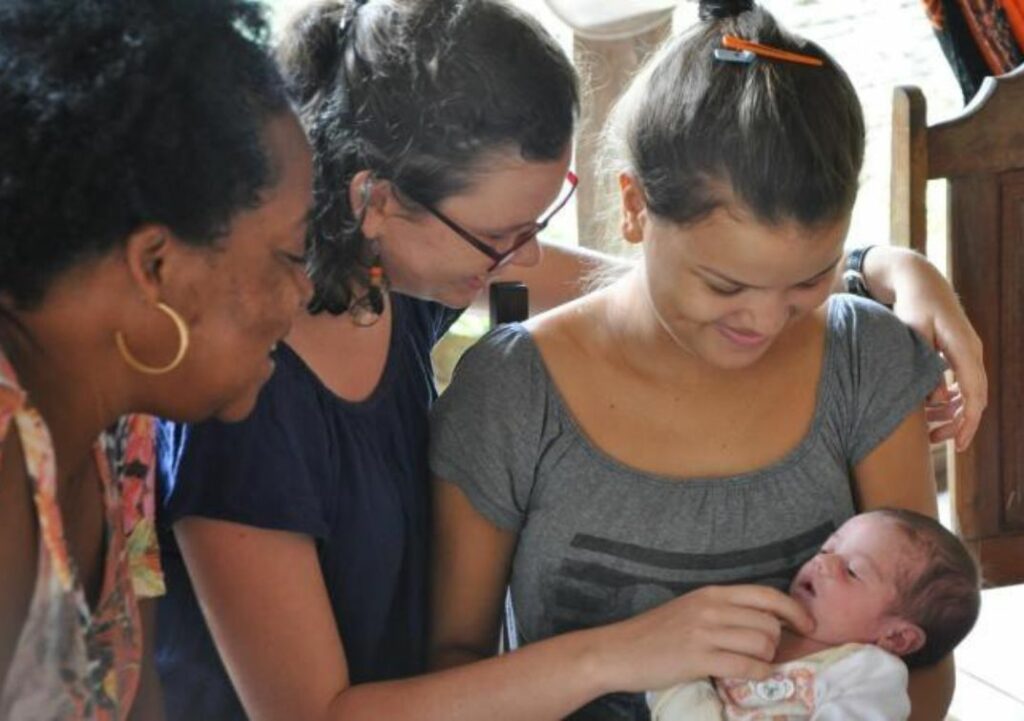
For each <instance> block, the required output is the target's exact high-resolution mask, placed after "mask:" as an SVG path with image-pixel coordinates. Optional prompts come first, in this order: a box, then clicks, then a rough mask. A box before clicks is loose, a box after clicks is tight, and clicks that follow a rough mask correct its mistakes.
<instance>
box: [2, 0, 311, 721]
mask: <svg viewBox="0 0 1024 721" xmlns="http://www.w3.org/2000/svg"><path fill="white" fill-rule="evenodd" d="M266 35H267V31H266V25H265V22H264V19H263V17H262V15H261V13H260V9H259V8H258V7H257V6H255V5H253V4H252V3H249V2H246V1H245V0H104V1H103V2H92V1H90V2H83V1H82V0H5V2H4V3H3V5H2V7H0V127H2V128H3V132H2V133H0V444H2V460H3V463H2V465H0V568H2V569H3V572H2V575H3V583H2V586H3V591H2V593H0V718H3V719H5V721H20V720H22V719H61V720H65V719H100V720H103V721H107V720H114V719H125V718H128V716H129V713H130V712H131V713H133V714H134V716H135V717H138V718H146V719H152V718H162V711H161V708H160V706H161V704H160V703H159V693H158V688H159V687H158V684H157V683H156V675H155V673H154V671H153V666H152V664H151V663H150V662H149V660H148V659H149V656H150V654H149V648H148V644H149V641H148V638H147V637H148V633H149V628H148V627H149V625H150V623H151V621H150V620H149V619H150V618H151V614H152V609H151V608H149V606H150V603H149V602H148V601H146V600H145V599H149V598H152V597H154V596H158V595H160V594H161V593H162V591H163V578H162V576H161V573H160V569H159V560H158V555H157V551H156V546H155V540H154V539H155V531H154V524H153V509H154V486H153V472H154V449H153V431H154V428H153V423H152V420H151V419H150V418H149V417H148V416H142V415H131V414H134V413H150V414H159V415H162V416H166V417H170V418H177V419H180V420H190V421H197V420H201V419H204V418H209V417H217V418H221V419H225V420H238V419H241V418H243V417H244V416H246V415H247V414H248V413H249V412H250V411H251V410H252V408H253V406H254V404H255V402H256V396H257V393H258V391H259V389H260V387H261V386H262V385H263V383H264V382H265V381H266V380H267V378H269V377H270V374H271V371H272V369H273V362H272V359H271V358H270V353H271V351H272V350H273V347H274V346H275V344H276V343H277V341H278V340H280V339H281V338H282V337H284V335H285V334H287V333H288V331H289V328H290V327H291V322H292V318H293V316H294V314H295V312H296V311H297V310H298V309H299V308H300V307H301V306H302V305H303V304H304V303H306V302H307V301H308V300H309V295H310V290H311V286H310V283H309V281H308V278H307V276H306V275H305V269H304V265H305V257H304V234H305V221H306V218H307V215H308V211H309V206H310V203H311V200H312V188H311V177H312V172H311V160H310V153H309V148H308V144H307V142H306V140H305V136H304V134H303V132H302V129H301V127H300V125H299V123H298V121H297V119H296V117H295V116H294V114H293V113H292V112H291V109H290V104H289V102H288V99H287V96H286V93H285V91H284V87H283V84H282V82H281V78H280V76H279V74H278V72H277V70H276V68H275V67H274V65H273V63H272V61H271V60H270V59H269V56H268V55H267V53H266V51H265V46H264V43H263V38H265V37H266ZM140 601H141V603H140ZM136 696H138V697H139V698H138V702H137V703H135V707H136V708H135V709H134V711H133V710H132V709H133V699H135V698H136Z"/></svg>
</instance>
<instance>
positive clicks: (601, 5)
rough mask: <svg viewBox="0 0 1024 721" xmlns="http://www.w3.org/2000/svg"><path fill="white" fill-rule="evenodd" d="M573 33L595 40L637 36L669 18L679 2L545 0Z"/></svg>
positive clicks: (669, 0) (675, 0)
mask: <svg viewBox="0 0 1024 721" xmlns="http://www.w3.org/2000/svg"><path fill="white" fill-rule="evenodd" d="M545 2H546V3H547V6H548V7H549V8H551V11H552V12H553V13H554V14H555V15H557V16H558V18H559V19H560V20H561V21H562V22H564V23H565V24H566V25H568V26H569V27H571V28H572V29H573V31H574V32H575V33H576V34H577V35H580V36H582V37H585V38H592V39H594V40H620V39H623V38H629V37H632V36H634V35H640V34H641V33H645V32H647V31H648V30H651V29H652V28H655V27H657V26H658V25H659V24H661V23H662V22H664V20H665V18H666V17H670V16H671V15H672V12H673V10H675V7H676V5H677V3H678V0H545Z"/></svg>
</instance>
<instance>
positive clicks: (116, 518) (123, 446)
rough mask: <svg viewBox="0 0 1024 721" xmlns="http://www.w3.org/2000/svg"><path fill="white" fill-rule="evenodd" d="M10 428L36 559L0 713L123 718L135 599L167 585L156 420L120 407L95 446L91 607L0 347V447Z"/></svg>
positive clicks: (132, 671) (135, 649)
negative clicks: (158, 516) (100, 544)
mask: <svg viewBox="0 0 1024 721" xmlns="http://www.w3.org/2000/svg"><path fill="white" fill-rule="evenodd" d="M11 431H14V432H17V433H18V434H19V436H20V439H21V445H22V448H23V452H24V456H25V465H26V469H27V471H28V476H29V483H31V485H32V495H33V499H34V502H35V509H36V514H37V518H38V522H39V562H38V570H37V573H36V582H35V589H34V591H33V595H32V600H31V603H30V606H29V610H28V616H27V618H26V620H25V625H24V627H23V628H22V631H21V636H20V637H19V639H18V645H17V647H16V649H15V651H14V656H13V658H12V660H11V665H10V667H9V669H8V672H7V678H6V679H0V681H2V686H0V719H4V720H5V721H37V720H38V721H43V720H45V721H79V720H85V719H88V720H89V721H116V720H119V719H124V718H126V717H127V715H128V710H129V709H130V708H131V702H132V700H133V698H134V697H135V691H136V689H137V687H138V681H139V670H140V661H141V657H142V625H141V621H140V618H139V608H138V603H137V599H138V598H146V597H153V596H159V595H162V594H163V590H164V587H163V575H162V573H161V570H160V560H159V559H160V555H159V549H158V548H157V545H156V534H155V528H154V510H155V497H154V493H155V490H154V488H155V486H154V471H155V468H154V419H152V418H151V417H148V416H125V417H123V418H121V419H120V420H119V421H118V422H117V423H116V424H115V425H114V426H113V427H112V428H111V429H109V430H108V431H106V432H104V433H103V434H101V436H100V438H99V439H98V440H97V441H96V444H95V447H94V454H95V459H96V465H97V467H98V469H99V475H100V478H101V479H102V484H103V489H104V506H105V508H106V561H105V568H104V571H103V585H102V590H101V592H100V596H99V600H98V602H97V604H96V608H95V609H90V608H89V605H88V603H87V602H86V597H85V592H84V590H83V588H82V586H81V583H80V581H79V578H78V574H77V570H76V568H75V564H74V561H73V559H72V558H71V557H70V556H69V554H68V549H67V545H66V544H65V540H64V529H63V523H62V520H61V513H60V508H59V507H58V505H57V479H56V474H55V468H56V466H55V462H54V453H53V445H52V442H51V439H50V433H49V431H48V429H47V427H46V424H45V423H44V422H43V419H42V417H41V416H40V415H39V414H38V413H37V412H36V411H35V409H34V408H33V407H32V406H31V405H30V404H29V403H28V400H27V398H26V395H25V392H24V391H23V390H22V389H21V387H20V386H19V385H18V381H17V378H16V376H15V374H14V370H13V368H11V366H10V364H9V363H8V362H7V360H6V358H4V356H3V354H2V353H0V448H2V446H3V441H4V439H5V438H6V437H7V433H8V432H11ZM2 461H3V458H2V456H0V463H2Z"/></svg>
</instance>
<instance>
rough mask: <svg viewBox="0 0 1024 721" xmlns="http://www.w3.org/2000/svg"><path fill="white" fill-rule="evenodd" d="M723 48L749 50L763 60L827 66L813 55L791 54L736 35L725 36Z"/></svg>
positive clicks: (723, 37)
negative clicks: (769, 59)
mask: <svg viewBox="0 0 1024 721" xmlns="http://www.w3.org/2000/svg"><path fill="white" fill-rule="evenodd" d="M722 47H725V48H729V49H730V50H747V51H748V52H752V53H754V54H755V55H760V56H761V57H763V58H771V59H772V60H784V61H786V62H789V63H799V64H800V65H814V66H818V67H820V66H822V65H824V64H825V61H824V60H822V59H821V58H816V57H814V56H812V55H802V54H800V53H793V52H790V51H789V50H780V49H779V48H773V47H772V46H771V45H762V44H761V43H755V42H751V41H750V40H744V39H742V38H738V37H736V36H735V35H723V36H722Z"/></svg>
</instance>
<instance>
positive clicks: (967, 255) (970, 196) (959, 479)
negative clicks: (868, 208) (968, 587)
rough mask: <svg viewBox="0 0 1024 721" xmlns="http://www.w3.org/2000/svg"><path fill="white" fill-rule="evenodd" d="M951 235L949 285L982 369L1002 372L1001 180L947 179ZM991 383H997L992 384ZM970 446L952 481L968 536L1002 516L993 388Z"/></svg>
mask: <svg viewBox="0 0 1024 721" xmlns="http://www.w3.org/2000/svg"><path fill="white" fill-rule="evenodd" d="M948 211H949V224H948V228H949V240H950V251H951V253H950V256H951V260H952V264H951V270H952V278H951V279H952V281H953V286H954V287H955V288H956V289H957V292H958V293H959V294H960V299H961V302H962V303H963V306H964V310H965V311H966V312H967V316H968V317H969V318H970V319H971V323H972V324H973V325H974V327H975V329H976V330H977V331H978V334H979V335H980V336H981V339H982V342H983V343H984V345H985V372H986V373H987V374H988V377H989V378H990V379H998V378H1000V359H1001V358H1002V349H1001V345H1000V340H1001V332H1000V331H1001V330H1002V327H1001V322H1000V317H999V301H1000V285H1001V283H1000V277H1001V274H1000V270H999V267H1000V262H1001V260H1002V259H1001V255H1000V244H999V230H1000V215H999V184H998V182H997V180H996V178H995V176H992V175H976V176H971V177H967V178H954V179H951V180H950V182H949V201H948ZM993 385H995V384H993ZM990 396H991V397H990V399H989V406H988V410H987V411H986V412H985V415H984V417H983V418H982V421H981V425H980V427H979V428H978V433H977V435H976V436H975V438H974V442H973V443H972V444H971V447H970V448H969V449H968V450H967V451H965V452H964V453H960V454H958V455H957V457H956V464H955V470H954V473H953V477H952V482H951V484H950V492H951V494H952V502H953V518H954V524H955V526H956V528H957V530H958V532H959V533H960V534H961V535H962V536H963V537H964V538H965V539H968V540H971V539H978V538H983V537H987V536H994V535H996V534H997V533H998V532H999V528H1000V519H1001V506H1002V500H1001V494H1000V492H999V488H1000V479H1001V478H1002V464H1001V462H1000V458H1001V453H1000V452H1001V448H1000V437H999V431H1000V403H999V394H998V393H991V394H990Z"/></svg>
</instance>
